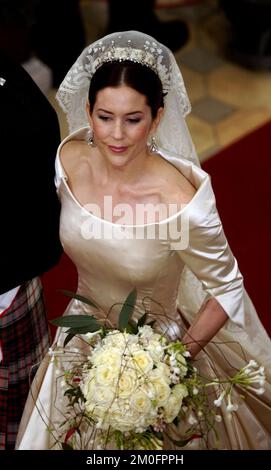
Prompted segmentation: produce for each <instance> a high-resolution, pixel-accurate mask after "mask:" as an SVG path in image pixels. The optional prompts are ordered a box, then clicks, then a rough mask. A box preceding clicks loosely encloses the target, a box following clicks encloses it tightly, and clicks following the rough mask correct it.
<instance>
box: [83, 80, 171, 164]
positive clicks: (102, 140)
mask: <svg viewBox="0 0 271 470" xmlns="http://www.w3.org/2000/svg"><path fill="white" fill-rule="evenodd" d="M87 111H88V116H89V121H90V125H91V127H92V129H93V133H94V139H95V144H96V145H97V148H98V149H99V150H100V152H101V153H102V154H103V155H104V156H105V157H106V158H107V159H109V161H110V162H111V163H112V164H113V165H114V166H115V165H117V166H123V165H125V164H127V163H129V162H130V161H132V160H134V159H135V158H136V157H138V156H139V155H142V156H143V155H146V145H147V139H148V136H149V135H150V134H151V133H153V132H154V131H155V129H156V127H157V125H158V123H159V120H160V115H161V112H162V108H161V110H159V111H158V114H157V117H156V118H155V119H153V118H152V114H151V108H150V106H148V105H147V103H146V97H145V95H142V94H141V93H138V92H137V91H136V90H134V89H133V88H130V87H128V86H126V85H122V86H119V87H107V88H103V89H102V90H100V91H99V92H98V93H97V97H96V101H95V104H94V108H93V111H92V113H90V111H89V105H87Z"/></svg>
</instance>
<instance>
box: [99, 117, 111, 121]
mask: <svg viewBox="0 0 271 470" xmlns="http://www.w3.org/2000/svg"><path fill="white" fill-rule="evenodd" d="M98 118H99V119H101V120H102V121H109V120H110V119H111V118H110V117H109V116H98Z"/></svg>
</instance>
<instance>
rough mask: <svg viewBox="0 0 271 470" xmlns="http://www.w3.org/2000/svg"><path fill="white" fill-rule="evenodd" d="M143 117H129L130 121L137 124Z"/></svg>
mask: <svg viewBox="0 0 271 470" xmlns="http://www.w3.org/2000/svg"><path fill="white" fill-rule="evenodd" d="M140 121H141V119H140V118H134V119H133V118H129V119H128V122H130V123H131V124H137V123H138V122H140Z"/></svg>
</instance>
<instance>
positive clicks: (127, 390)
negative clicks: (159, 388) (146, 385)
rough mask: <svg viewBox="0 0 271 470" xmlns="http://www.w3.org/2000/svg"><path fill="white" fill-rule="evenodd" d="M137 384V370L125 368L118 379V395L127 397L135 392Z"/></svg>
mask: <svg viewBox="0 0 271 470" xmlns="http://www.w3.org/2000/svg"><path fill="white" fill-rule="evenodd" d="M136 386H137V374H136V373H135V371H133V370H130V369H127V370H126V369H125V370H124V371H123V372H121V375H120V377H119V379H118V381H117V386H116V395H117V396H118V397H120V398H126V397H129V396H131V395H132V394H133V392H134V390H135V389H136Z"/></svg>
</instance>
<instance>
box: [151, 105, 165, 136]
mask: <svg viewBox="0 0 271 470" xmlns="http://www.w3.org/2000/svg"><path fill="white" fill-rule="evenodd" d="M163 114H164V108H162V106H161V107H160V108H159V109H158V111H157V114H156V116H155V118H154V120H153V121H152V125H151V129H150V133H151V134H155V132H156V129H157V127H158V126H159V123H160V121H161V119H162V116H163Z"/></svg>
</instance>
